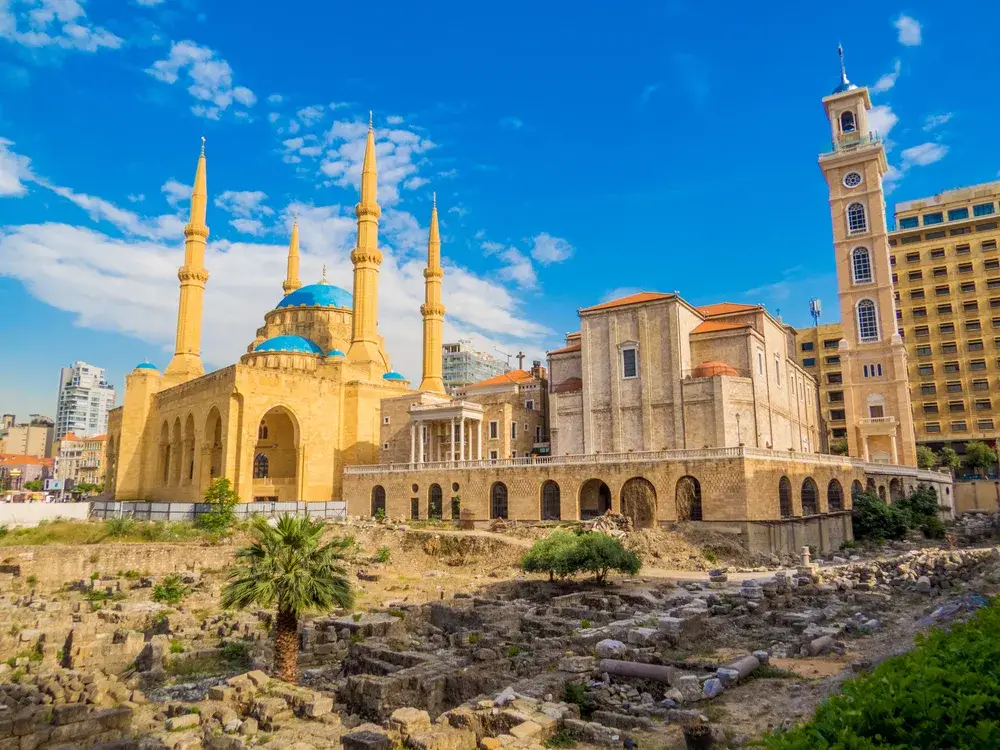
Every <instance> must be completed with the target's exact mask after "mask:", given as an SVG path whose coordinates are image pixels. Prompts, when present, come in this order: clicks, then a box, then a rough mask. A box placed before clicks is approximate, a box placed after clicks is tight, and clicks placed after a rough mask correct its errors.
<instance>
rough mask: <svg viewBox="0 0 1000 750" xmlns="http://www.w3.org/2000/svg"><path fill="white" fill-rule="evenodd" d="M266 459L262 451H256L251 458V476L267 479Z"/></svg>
mask: <svg viewBox="0 0 1000 750" xmlns="http://www.w3.org/2000/svg"><path fill="white" fill-rule="evenodd" d="M267 473H268V460H267V456H265V455H264V454H263V453H258V454H257V455H256V456H254V459H253V478H254V479H267Z"/></svg>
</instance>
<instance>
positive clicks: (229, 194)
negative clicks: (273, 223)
mask: <svg viewBox="0 0 1000 750" xmlns="http://www.w3.org/2000/svg"><path fill="white" fill-rule="evenodd" d="M265 200H267V193H264V192H262V191H260V190H226V191H224V192H222V193H220V194H219V197H218V198H216V199H215V205H216V206H218V207H219V208H221V209H222V210H223V211H225V212H226V213H229V214H231V215H232V216H233V218H232V219H230V221H229V224H230V226H232V227H233V228H234V229H235V230H236V231H237V232H242V233H243V234H252V235H255V236H258V235H261V234H264V232H265V231H267V228H266V227H265V225H264V222H263V221H262V218H263V217H265V216H273V215H274V209H273V208H271V207H270V206H265V205H264V201H265Z"/></svg>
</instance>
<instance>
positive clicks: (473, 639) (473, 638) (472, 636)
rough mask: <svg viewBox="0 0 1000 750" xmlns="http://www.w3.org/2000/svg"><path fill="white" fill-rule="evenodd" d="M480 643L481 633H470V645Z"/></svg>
mask: <svg viewBox="0 0 1000 750" xmlns="http://www.w3.org/2000/svg"><path fill="white" fill-rule="evenodd" d="M477 643H479V633H469V645H470V646H475V645H476V644H477Z"/></svg>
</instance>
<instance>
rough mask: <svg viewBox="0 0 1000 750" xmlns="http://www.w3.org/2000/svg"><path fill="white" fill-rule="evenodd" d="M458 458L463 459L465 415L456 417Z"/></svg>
mask: <svg viewBox="0 0 1000 750" xmlns="http://www.w3.org/2000/svg"><path fill="white" fill-rule="evenodd" d="M458 460H459V461H464V460H465V417H459V419H458Z"/></svg>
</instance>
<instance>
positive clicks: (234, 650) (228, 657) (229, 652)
mask: <svg viewBox="0 0 1000 750" xmlns="http://www.w3.org/2000/svg"><path fill="white" fill-rule="evenodd" d="M222 660H223V661H225V662H228V663H229V664H232V665H234V666H241V667H249V666H250V646H249V645H248V644H247V643H246V641H227V642H226V643H224V644H223V646H222Z"/></svg>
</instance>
